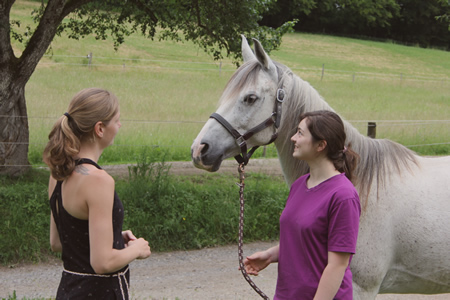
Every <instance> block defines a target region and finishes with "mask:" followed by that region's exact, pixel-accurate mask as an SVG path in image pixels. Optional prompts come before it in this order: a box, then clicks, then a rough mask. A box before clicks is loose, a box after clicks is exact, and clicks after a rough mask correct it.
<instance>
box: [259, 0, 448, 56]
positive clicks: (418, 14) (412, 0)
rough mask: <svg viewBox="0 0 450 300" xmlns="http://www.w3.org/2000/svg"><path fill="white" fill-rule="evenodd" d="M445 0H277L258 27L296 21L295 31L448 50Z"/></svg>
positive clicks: (446, 2) (446, 3)
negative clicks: (386, 40)
mask: <svg viewBox="0 0 450 300" xmlns="http://www.w3.org/2000/svg"><path fill="white" fill-rule="evenodd" d="M449 10H450V2H448V1H447V0H431V1H421V0H377V1H372V0H339V1H335V0H325V1H315V0H294V1H291V0H279V1H277V2H276V4H272V9H271V10H269V11H268V12H267V13H265V14H264V16H263V19H262V21H261V24H262V25H266V26H273V25H276V24H282V23H283V22H285V21H286V20H292V19H294V18H296V19H299V22H298V23H297V25H296V26H295V29H296V30H299V31H303V32H305V31H306V32H320V33H328V34H330V33H331V34H338V35H347V36H349V35H350V36H365V37H370V38H377V39H380V38H382V39H390V40H395V41H399V42H402V43H405V44H413V45H416V44H418V45H420V46H422V47H429V46H437V47H442V48H445V49H447V50H448V49H449V47H450V34H449V29H450V20H449V19H448V17H447V16H448V13H449Z"/></svg>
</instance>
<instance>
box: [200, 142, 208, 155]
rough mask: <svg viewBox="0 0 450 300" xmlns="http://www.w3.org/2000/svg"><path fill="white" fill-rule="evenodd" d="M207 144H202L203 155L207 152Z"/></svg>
mask: <svg viewBox="0 0 450 300" xmlns="http://www.w3.org/2000/svg"><path fill="white" fill-rule="evenodd" d="M208 149H209V144H202V151H201V154H202V155H204V154H205V153H206V152H208Z"/></svg>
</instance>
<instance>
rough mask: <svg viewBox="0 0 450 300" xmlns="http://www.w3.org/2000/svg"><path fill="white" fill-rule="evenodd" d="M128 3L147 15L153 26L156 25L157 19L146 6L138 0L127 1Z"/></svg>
mask: <svg viewBox="0 0 450 300" xmlns="http://www.w3.org/2000/svg"><path fill="white" fill-rule="evenodd" d="M129 2H131V3H133V4H134V5H136V7H137V8H139V9H140V10H142V11H144V12H145V13H147V14H148V15H149V16H150V18H151V19H152V21H153V22H154V23H155V24H156V23H158V18H157V17H156V16H155V14H154V13H153V11H152V10H151V9H150V8H149V7H148V6H147V5H145V4H144V3H142V2H141V1H139V0H129Z"/></svg>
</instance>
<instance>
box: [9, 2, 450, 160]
mask: <svg viewBox="0 0 450 300" xmlns="http://www.w3.org/2000/svg"><path fill="white" fill-rule="evenodd" d="M33 5H36V4H35V3H30V2H25V1H24V2H22V3H21V4H17V5H15V6H14V7H13V17H12V19H14V18H15V19H20V20H21V21H22V23H24V24H25V23H27V22H28V23H29V22H31V21H30V17H29V15H27V11H28V10H27V9H29V8H30V7H31V6H33ZM23 27H24V25H22V26H21V27H20V28H19V29H18V30H19V31H20V30H23ZM21 49H22V46H21V45H19V44H17V45H15V50H16V53H17V54H20V52H21ZM89 53H92V58H91V59H90V60H89V58H87V55H88V54H89ZM270 55H271V57H272V59H274V60H276V61H278V62H281V63H283V64H285V65H287V66H288V67H290V68H291V69H292V70H293V71H294V73H296V74H297V75H298V76H300V77H301V78H302V79H304V80H306V81H308V82H310V83H311V84H312V86H313V87H314V88H316V89H317V90H318V91H319V93H320V94H321V95H322V97H323V98H324V99H325V100H326V101H327V102H328V103H329V104H330V105H331V106H332V107H333V108H334V109H335V110H336V111H337V112H338V113H340V114H341V116H342V117H343V118H345V119H347V120H349V121H350V122H351V123H352V124H353V125H354V126H355V127H356V128H357V129H358V130H359V131H360V132H361V133H363V134H366V133H367V122H369V121H375V122H377V138H389V139H392V140H395V141H397V142H399V143H401V144H403V145H405V146H408V147H410V148H411V149H412V150H414V151H416V152H418V153H419V154H422V155H445V154H447V155H448V154H449V153H450V145H449V142H450V131H449V130H448V126H449V123H450V120H449V116H450V53H449V52H445V51H441V50H434V49H422V48H416V47H407V46H402V45H396V44H394V43H381V42H373V41H364V40H356V39H350V38H340V37H331V36H324V35H311V34H303V33H293V34H288V35H286V36H285V37H284V38H283V43H282V45H281V48H280V49H279V50H277V51H274V52H272V53H271V54H270ZM235 70H236V66H235V65H233V63H232V62H231V60H227V59H225V60H223V61H220V62H218V61H214V60H213V59H212V57H210V56H208V55H206V54H205V53H204V52H202V50H201V49H199V48H198V47H197V46H195V45H194V44H193V43H189V42H184V43H175V42H171V41H158V40H157V39H155V40H150V39H147V38H144V37H142V36H140V35H138V34H135V35H133V36H130V37H129V38H127V39H126V42H125V44H123V45H121V46H120V47H119V49H118V50H117V51H115V50H114V49H113V43H112V41H111V40H106V41H98V40H96V39H95V37H91V36H89V37H86V38H85V39H82V40H79V41H75V40H70V39H68V38H66V37H64V36H62V37H56V38H55V39H54V41H53V43H52V46H51V48H50V49H49V50H48V52H47V54H46V55H45V56H44V57H43V59H42V60H41V63H40V64H39V65H38V67H37V69H36V71H35V72H34V74H33V76H32V78H31V79H30V81H29V82H28V84H27V86H26V99H27V106H28V115H29V124H30V153H29V157H30V161H31V162H32V164H34V165H39V164H41V163H42V162H41V153H42V150H43V148H44V146H45V143H46V140H47V135H48V133H49V131H50V128H51V126H52V124H53V122H54V121H55V120H56V119H57V118H58V117H59V116H60V115H62V114H63V113H64V112H65V111H66V109H67V106H68V103H69V101H70V99H71V97H72V96H73V95H74V94H75V93H76V92H78V91H79V90H81V89H83V88H86V87H93V86H95V87H102V88H106V89H109V90H111V91H112V92H114V93H115V94H116V95H117V96H118V97H119V99H120V103H121V116H122V117H121V118H122V125H123V127H122V129H121V132H120V133H119V135H118V137H117V139H116V142H115V145H114V146H113V147H110V149H107V151H106V152H105V153H104V155H103V156H102V158H101V159H102V161H101V163H103V164H116V163H124V162H130V160H131V159H133V158H134V157H136V155H137V153H139V151H140V150H141V149H142V147H150V148H151V149H153V150H154V151H156V153H159V152H164V153H167V155H168V157H167V158H168V160H189V159H190V145H191V144H192V141H193V139H194V138H195V137H196V135H197V133H198V132H199V131H200V129H201V127H202V125H203V123H204V122H206V121H207V119H208V117H209V115H210V114H211V113H212V112H214V111H215V110H216V108H217V103H218V99H219V97H220V95H221V93H222V91H223V89H224V87H225V85H226V83H227V81H228V79H229V78H230V77H231V75H232V74H233V72H234V71H235ZM322 71H323V75H322ZM268 150H269V151H267V155H268V156H275V155H276V153H275V151H274V149H273V146H269V147H268ZM261 153H262V151H259V152H258V153H257V154H256V156H260V155H261Z"/></svg>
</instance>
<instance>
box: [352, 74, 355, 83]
mask: <svg viewBox="0 0 450 300" xmlns="http://www.w3.org/2000/svg"><path fill="white" fill-rule="evenodd" d="M352 82H355V73H353V80H352Z"/></svg>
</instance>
